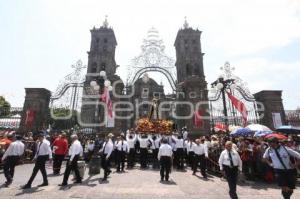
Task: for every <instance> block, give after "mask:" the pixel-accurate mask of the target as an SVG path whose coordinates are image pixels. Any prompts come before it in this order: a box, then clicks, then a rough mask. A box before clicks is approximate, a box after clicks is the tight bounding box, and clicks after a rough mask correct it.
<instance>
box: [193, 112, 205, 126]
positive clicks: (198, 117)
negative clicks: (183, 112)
mask: <svg viewBox="0 0 300 199" xmlns="http://www.w3.org/2000/svg"><path fill="white" fill-rule="evenodd" d="M202 115H203V111H202V110H198V111H195V113H194V125H195V126H196V127H198V128H199V127H201V126H203V119H202Z"/></svg>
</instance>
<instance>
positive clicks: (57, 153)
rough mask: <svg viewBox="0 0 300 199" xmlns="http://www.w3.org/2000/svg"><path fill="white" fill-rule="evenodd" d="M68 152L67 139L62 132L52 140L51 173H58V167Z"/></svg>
mask: <svg viewBox="0 0 300 199" xmlns="http://www.w3.org/2000/svg"><path fill="white" fill-rule="evenodd" d="M67 152H68V140H67V139H66V134H65V133H62V134H61V135H59V136H58V138H56V139H55V140H54V142H53V153H54V156H53V174H54V175H59V174H60V168H61V164H62V162H63V160H64V159H65V156H66V154H67Z"/></svg>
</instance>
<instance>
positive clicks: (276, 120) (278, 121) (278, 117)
mask: <svg viewBox="0 0 300 199" xmlns="http://www.w3.org/2000/svg"><path fill="white" fill-rule="evenodd" d="M272 118H273V126H274V128H275V129H277V128H278V127H280V126H282V120H281V115H280V113H272Z"/></svg>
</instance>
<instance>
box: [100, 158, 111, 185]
mask: <svg viewBox="0 0 300 199" xmlns="http://www.w3.org/2000/svg"><path fill="white" fill-rule="evenodd" d="M106 155H107V154H102V155H101V166H102V168H103V170H104V179H107V177H108V175H109V173H110V172H111V170H110V168H109V167H110V162H109V161H110V158H108V159H106Z"/></svg>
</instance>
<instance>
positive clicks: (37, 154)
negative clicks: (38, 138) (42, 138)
mask: <svg viewBox="0 0 300 199" xmlns="http://www.w3.org/2000/svg"><path fill="white" fill-rule="evenodd" d="M42 143H43V142H40V144H39V147H38V150H37V152H36V156H39V152H40V148H41V145H42Z"/></svg>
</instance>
